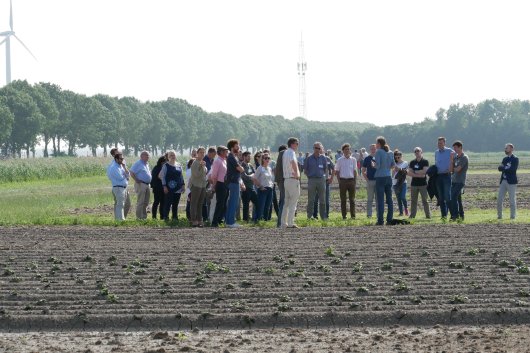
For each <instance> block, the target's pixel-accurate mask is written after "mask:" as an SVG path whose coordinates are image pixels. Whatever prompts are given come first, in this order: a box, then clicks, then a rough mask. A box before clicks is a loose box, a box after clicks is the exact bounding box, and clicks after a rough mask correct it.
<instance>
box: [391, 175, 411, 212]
mask: <svg viewBox="0 0 530 353" xmlns="http://www.w3.org/2000/svg"><path fill="white" fill-rule="evenodd" d="M394 193H395V194H396V198H397V204H398V207H399V215H400V216H402V215H403V209H405V210H408V209H409V208H408V207H407V183H403V184H401V190H399V192H398V188H397V187H396V186H394Z"/></svg>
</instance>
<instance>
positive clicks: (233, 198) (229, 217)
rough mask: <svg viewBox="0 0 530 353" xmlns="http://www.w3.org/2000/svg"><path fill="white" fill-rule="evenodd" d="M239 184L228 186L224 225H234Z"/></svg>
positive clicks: (237, 205)
mask: <svg viewBox="0 0 530 353" xmlns="http://www.w3.org/2000/svg"><path fill="white" fill-rule="evenodd" d="M239 190H240V189H239V183H230V184H228V192H229V194H228V208H227V209H226V217H225V218H226V224H227V225H232V224H234V223H236V212H237V208H238V207H239Z"/></svg>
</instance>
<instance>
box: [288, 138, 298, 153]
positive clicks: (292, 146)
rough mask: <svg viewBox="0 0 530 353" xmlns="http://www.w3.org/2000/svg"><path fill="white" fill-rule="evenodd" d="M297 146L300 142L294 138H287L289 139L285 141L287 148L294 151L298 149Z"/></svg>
mask: <svg viewBox="0 0 530 353" xmlns="http://www.w3.org/2000/svg"><path fill="white" fill-rule="evenodd" d="M299 144H300V141H298V139H297V138H296V137H289V139H288V140H287V146H288V147H289V148H290V149H292V150H294V151H296V150H297V149H298V145H299Z"/></svg>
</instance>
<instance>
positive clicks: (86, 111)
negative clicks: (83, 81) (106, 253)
mask: <svg viewBox="0 0 530 353" xmlns="http://www.w3.org/2000/svg"><path fill="white" fill-rule="evenodd" d="M529 113H530V103H529V102H528V101H519V100H513V101H499V100H496V99H491V100H486V101H484V102H481V103H479V104H477V105H473V104H468V105H460V104H454V105H451V106H450V107H449V108H448V109H439V110H438V112H437V113H436V117H435V118H434V119H432V118H426V119H425V120H424V121H422V122H420V123H415V124H396V125H390V126H384V127H379V126H377V121H374V122H373V124H371V123H358V122H316V121H308V120H305V119H303V118H295V119H292V120H289V119H285V118H284V117H283V116H269V115H262V116H252V115H243V116H241V117H239V118H238V117H235V116H233V115H231V114H228V113H224V112H216V113H209V112H206V111H204V110H203V109H201V108H200V107H198V106H195V105H192V104H189V103H188V102H186V101H185V100H183V99H178V98H168V99H166V100H164V101H156V102H154V101H147V102H141V101H139V100H138V99H136V98H134V97H121V98H117V97H111V96H108V95H104V94H97V95H94V96H91V97H89V96H86V95H83V94H78V93H75V92H72V91H69V90H63V89H62V88H61V87H60V86H58V85H56V84H52V83H42V82H41V83H36V84H34V85H30V84H29V83H28V82H27V81H14V82H12V83H11V84H9V85H7V86H4V87H3V88H2V89H0V126H1V127H2V128H1V129H0V154H1V156H3V157H17V156H18V157H20V156H21V155H22V151H26V153H27V155H28V156H29V155H33V156H35V150H36V147H37V146H38V145H42V146H43V147H44V151H43V153H44V156H45V157H49V156H61V155H69V156H75V154H76V149H77V148H84V147H88V148H89V149H90V150H91V151H92V154H93V155H94V156H95V155H96V149H97V148H98V147H101V148H103V150H104V153H105V154H106V152H107V149H108V148H110V147H113V146H123V147H124V150H125V152H126V153H127V154H130V153H134V154H135V155H137V154H138V152H139V151H141V150H148V151H151V152H152V153H154V154H155V155H157V154H160V152H161V151H165V150H167V149H175V150H178V151H180V152H181V153H182V152H184V151H185V150H187V149H190V148H192V147H195V146H198V145H204V144H208V145H220V144H225V143H226V141H227V140H228V139H230V138H233V137H237V138H239V140H240V144H241V145H242V146H244V148H247V149H248V148H252V149H258V148H262V147H268V146H270V147H272V148H275V147H276V146H279V145H280V144H282V143H285V142H286V141H287V138H288V137H290V136H297V137H300V139H301V150H303V151H304V150H309V149H310V147H311V145H312V143H313V142H314V141H320V142H322V143H323V144H324V146H325V147H326V148H331V149H333V150H336V149H339V148H340V146H341V145H342V144H343V143H344V142H349V143H350V144H352V145H353V146H354V147H356V146H358V147H361V146H365V147H366V146H368V145H369V144H371V143H373V142H374V140H375V137H376V136H378V135H383V136H385V137H386V138H387V140H388V141H390V143H391V145H392V147H399V148H400V149H412V148H413V147H414V146H416V145H419V146H423V147H424V148H426V149H428V146H433V149H434V146H435V143H436V137H438V136H446V137H447V138H448V140H451V139H453V138H454V139H456V138H458V139H461V140H462V141H464V143H465V146H466V147H467V149H468V150H472V151H474V152H486V151H496V150H499V149H500V148H502V146H504V144H505V143H506V142H512V143H514V144H515V145H516V147H517V149H519V150H521V149H526V150H530V140H529V139H528V136H529ZM61 141H62V142H66V145H67V146H68V147H67V150H66V151H63V150H61V146H62V144H61Z"/></svg>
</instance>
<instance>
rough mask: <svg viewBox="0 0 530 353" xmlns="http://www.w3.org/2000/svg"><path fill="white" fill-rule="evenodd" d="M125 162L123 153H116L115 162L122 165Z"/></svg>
mask: <svg viewBox="0 0 530 353" xmlns="http://www.w3.org/2000/svg"><path fill="white" fill-rule="evenodd" d="M124 160H125V157H123V154H122V153H121V152H116V153H115V154H114V161H115V162H116V163H118V164H122V163H123V161H124Z"/></svg>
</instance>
